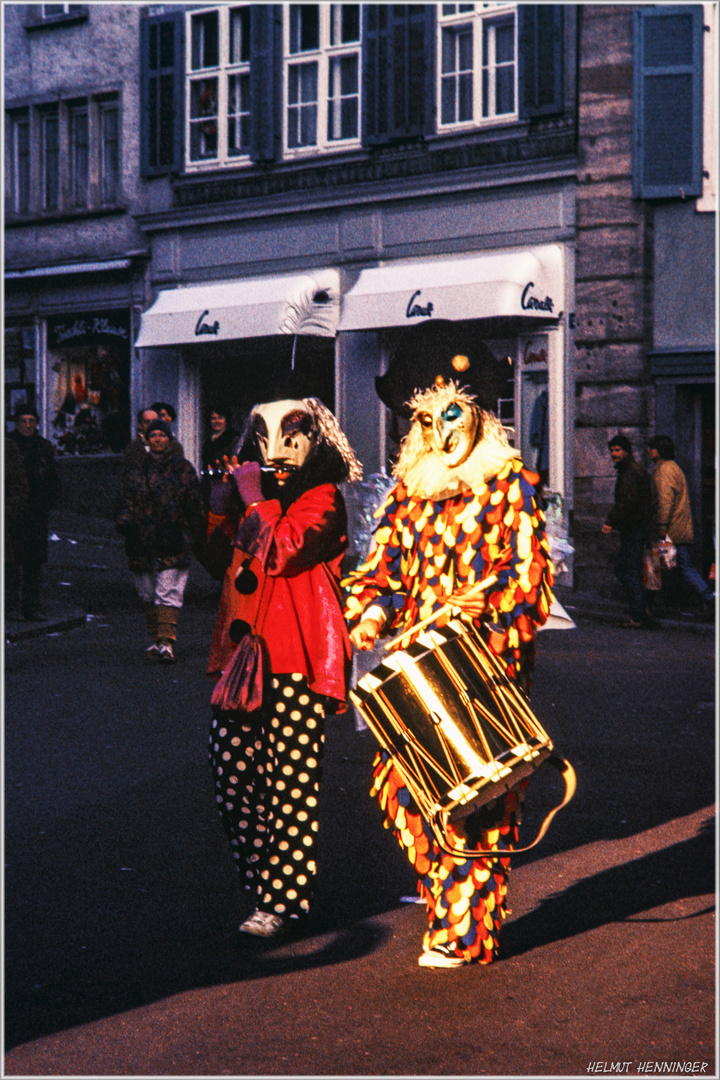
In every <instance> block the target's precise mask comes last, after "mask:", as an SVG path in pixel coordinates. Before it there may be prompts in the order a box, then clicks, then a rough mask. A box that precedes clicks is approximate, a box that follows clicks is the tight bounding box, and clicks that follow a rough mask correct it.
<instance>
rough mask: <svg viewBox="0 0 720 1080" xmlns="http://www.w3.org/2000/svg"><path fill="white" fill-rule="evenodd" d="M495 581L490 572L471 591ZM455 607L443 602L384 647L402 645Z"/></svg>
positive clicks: (389, 647)
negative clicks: (430, 613) (412, 635)
mask: <svg viewBox="0 0 720 1080" xmlns="http://www.w3.org/2000/svg"><path fill="white" fill-rule="evenodd" d="M496 581H497V574H490V575H489V576H488V577H486V578H483V580H482V581H480V582H478V584H477V585H474V586H473V589H472V592H473V593H479V592H484V591H485V590H486V589H489V588H490V586H491V585H494V584H495V582H496ZM456 607H457V604H453V603H448V604H445V605H444V607H441V608H440V609H439V611H436V612H434V614H432V615H430V616H429V617H428V618H427V619H423V620H422V622H419V623H415V625H414V626H410V627H409V628H408V629H407V630H405V631H404V632H403V633H402V634H400V635H398V637H396V638H393V639H392V641H388V642H386V644H385V648H386V649H394V648H395V647H396V646H399V645H402V643H403V641H404V640H405V638H407V637H410V635H411V634H416V633H417V632H418V630H424V629H425V627H426V626H430V624H431V623H434V622H435V621H436V620H437V619H439V618H440V617H441V616H442V615H447V614H448V613H449V612H450V611H453V610H454V609H455V608H456ZM460 613H461V614H462V610H461V612H460Z"/></svg>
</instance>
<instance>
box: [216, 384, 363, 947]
mask: <svg viewBox="0 0 720 1080" xmlns="http://www.w3.org/2000/svg"><path fill="white" fill-rule="evenodd" d="M226 464H227V471H226V474H225V481H226V482H225V484H224V489H225V490H224V493H223V491H222V490H220V491H218V490H217V488H216V490H215V492H214V496H213V500H214V501H213V512H212V514H211V515H210V520H209V528H212V529H213V530H214V531H215V532H217V531H218V530H225V532H226V534H229V535H230V536H232V561H231V562H230V565H229V567H228V569H227V572H226V574H225V577H224V581H223V589H222V595H221V599H220V606H219V610H218V616H217V623H216V626H215V632H214V636H213V640H212V646H211V653H210V658H209V663H208V671H209V673H210V674H211V675H213V676H215V677H216V678H218V680H219V681H218V682H217V684H216V687H215V691H214V693H213V717H212V729H211V733H210V759H211V764H212V768H213V772H214V774H215V778H216V792H217V793H216V798H217V802H218V807H219V810H220V814H221V817H222V821H223V824H224V827H225V831H226V833H227V836H228V839H229V841H230V844H231V848H232V853H233V857H234V858H235V860H236V865H237V867H238V870H239V871H240V874H241V877H242V882H243V885H244V887H245V888H246V889H248V890H250V891H251V892H252V894H253V897H254V902H255V911H254V912H253V913H252V914H251V915H250V917H249V918H248V919H246V920H245V921H244V922H243V923H242V924H241V926H240V931H241V932H242V933H247V934H253V935H256V936H259V937H273V936H275V935H277V934H278V933H280V932H282V931H284V930H288V929H290V928H297V927H299V926H301V925H302V920H303V919H304V918H305V917H306V916H307V915H308V913H309V911H310V905H311V901H312V893H313V883H314V879H315V875H316V862H315V860H316V842H317V833H318V797H319V785H320V778H321V773H322V761H323V740H324V718H325V714H326V712H330V713H337V712H342V711H343V710H344V709H345V708H346V693H347V676H348V670H349V659H350V655H351V649H350V643H349V639H348V633H347V629H346V626H345V622H344V619H343V616H342V607H341V602H340V590H339V578H340V564H341V562H342V558H343V555H344V553H345V551H346V548H347V543H348V540H347V518H346V511H345V505H344V502H343V498H342V495H341V494H340V492H339V490H338V488H337V486H336V485H337V484H338V483H340V482H342V481H344V480H348V479H350V480H357V479H360V477H361V475H362V470H361V467H360V465H359V463H358V461H357V460H356V458H355V455H354V453H353V451H352V449H351V448H350V446H349V444H348V442H347V439H346V438H345V436H344V435H343V433H342V431H341V430H340V427H339V426H338V423H337V421H336V419H335V417H334V416H333V415H332V413H330V412H329V410H328V409H327V408H326V407H325V406H324V405H323V404H322V403H321V402H320V401H319V400H317V399H316V398H302V399H297V400H282V401H273V402H270V403H266V404H261V405H256V406H255V408H254V409H253V410H252V412H251V415H250V418H249V421H248V426H247V429H246V432H245V435H244V437H243V440H242V442H241V445H240V447H239V449H238V452H237V456H235V457H233V458H232V459H231V460H228V459H227V458H226ZM261 464H262V466H263V469H262V470H261ZM223 494H224V501H225V505H224V506H222V505H220V502H221V501H222V497H223Z"/></svg>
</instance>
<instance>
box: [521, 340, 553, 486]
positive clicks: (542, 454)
mask: <svg viewBox="0 0 720 1080" xmlns="http://www.w3.org/2000/svg"><path fill="white" fill-rule="evenodd" d="M518 374H519V384H518V385H517V394H516V396H517V397H518V398H519V400H518V403H517V407H516V442H515V445H516V446H517V447H518V449H519V450H520V456H521V458H522V460H523V462H524V463H525V465H526V466H527V467H528V468H529V469H533V470H534V471H535V472H537V473H539V475H540V479H541V482H542V484H543V485H544V486H545V487H547V486H548V483H549V470H550V413H549V407H548V406H549V402H548V345H547V338H546V337H545V336H539V337H533V338H528V339H521V341H520V364H519V367H518Z"/></svg>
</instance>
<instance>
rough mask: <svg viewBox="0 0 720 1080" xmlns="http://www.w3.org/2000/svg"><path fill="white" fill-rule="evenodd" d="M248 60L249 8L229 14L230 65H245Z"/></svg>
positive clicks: (237, 9) (238, 9) (235, 10)
mask: <svg viewBox="0 0 720 1080" xmlns="http://www.w3.org/2000/svg"><path fill="white" fill-rule="evenodd" d="M249 60H250V8H249V7H244V8H235V9H234V10H233V11H231V12H230V63H231V64H241V63H242V64H245V63H248V62H249Z"/></svg>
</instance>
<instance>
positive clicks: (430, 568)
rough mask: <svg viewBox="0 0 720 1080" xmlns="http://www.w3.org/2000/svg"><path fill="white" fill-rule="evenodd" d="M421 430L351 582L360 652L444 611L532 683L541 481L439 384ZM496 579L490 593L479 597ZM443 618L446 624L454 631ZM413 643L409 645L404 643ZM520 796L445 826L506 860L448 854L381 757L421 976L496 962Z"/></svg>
mask: <svg viewBox="0 0 720 1080" xmlns="http://www.w3.org/2000/svg"><path fill="white" fill-rule="evenodd" d="M410 407H411V409H412V417H413V423H412V427H411V429H410V431H409V433H408V435H407V437H406V439H405V441H404V442H403V445H402V448H401V451H400V456H399V458H398V462H397V465H396V468H395V470H394V475H395V477H396V479H397V484H396V486H395V488H394V489H393V491H392V492H391V493H390V495H389V497H388V499H387V501H386V503H385V505H384V507H382V509H381V511H378V515H379V516H380V524H379V527H378V529H377V532H376V534H375V546H374V549H373V550H372V552H371V553H370V555H369V556H368V558H367V561H366V562H365V564H364V565H363V566H361V567H359V568H358V569H357V570H355V571H354V572H353V574H352V575H351V576H350V578H348V580H347V581H346V582H344V584H345V585H346V586H348V588H349V597H348V600H347V604H346V617H347V619H348V620H349V622H350V623H351V624H352V625H353V629H352V631H351V635H350V638H351V641H352V642H353V644H354V645H355V646H356V647H357V648H359V649H362V650H368V649H371V648H373V646H374V644H375V641H376V639H377V638H378V636H379V635H381V634H383V635H392V634H395V633H398V632H399V631H400V630H403V629H405V628H407V627H410V626H412V625H414V624H416V623H420V622H422V621H423V620H424V619H426V618H427V617H428V616H430V615H432V613H433V612H435V611H439V610H440V608H442V607H443V606H444V605H445V604H446V603H447V601H448V600H449V599H451V600H452V601H453V603H454V605H455V606H456V608H460V609H461V610H462V612H463V616H464V617H466V618H468V619H471V620H472V621H473V622H474V624H475V625H476V626H477V627H478V628H479V629H480V630H481V632H482V633H483V634H484V635H485V638H486V640H487V642H488V643H489V645H490V648H491V649H492V650H493V652H495V653H496V654H497V655H498V656H499V657H501V658H502V659H503V660H504V661H505V663H506V665H507V672H508V675H509V676H510V677H511V678H515V679H518V680H519V681H520V683H521V684H522V683H526V682H527V679H528V676H529V674H530V671H531V670H532V665H533V638H534V634H535V631H536V629H537V627H539V626H541V625H542V624H543V623H544V622H545V620H546V619H547V616H548V612H549V608H550V603H551V601H552V595H551V592H550V587H551V585H552V570H551V565H550V558H549V548H548V544H547V540H546V538H545V533H544V517H543V513H542V510H541V509H540V507H539V505H538V503H537V501H536V498H535V488H536V485H537V484H538V481H539V478H538V476H537V475H536V474H535V473H532V472H529V471H528V470H527V469H525V468H524V466H523V464H522V462H521V461H520V459H519V457H518V456H517V452H516V451H515V450H514V448H513V447H511V446H510V445H509V444H508V440H507V436H506V434H505V431H504V429H503V428H502V426H501V424H500V422H499V421H498V420H497V418H496V417H495V416H494V415H493V414H492V413H489V412H485V411H483V410H481V409H480V408H479V407H478V405H477V404H476V403H475V399H474V397H473V396H472V395H470V394H468V393H467V392H465V391H464V390H463V389H460V388H459V387H458V386H457V385H456V384H455V383H454V382H453V381H452V380H451V381H450V382H449V383H447V384H446V383H445V381H444V380H443V379H442V377H440V378H439V379H438V380H437V381H436V383H435V385H433V386H432V387H431V388H430V389H428V390H424V391H422V392H420V393H416V394H415V396H414V397H413V398H412V399H411V401H410ZM491 574H494V575H496V577H497V580H496V582H495V583H494V584H493V585H492V586H491V588H490V589H488V590H487V592H483V591H480V590H478V589H477V586H478V585H479V583H480V582H482V580H483V579H484V578H486V577H488V576H489V575H491ZM448 618H449V616H444V617H442V616H441V617H440V618H439V619H438V625H442V624H443V622H447V621H448ZM407 640H414V639H406V644H407ZM523 786H524V785H518V787H516V788H514V789H511V790H510V791H509V792H508V793H507V794H506V795H504V796H502V797H499V798H497V799H496V800H495V801H494V802H493V803H490V804H489V805H488V806H485V807H483V808H482V809H481V810H479V811H476V812H475V813H474V814H472V815H470V817H468V818H467V819H466V821H465V823H464V835H462V834H461V832H460V831H459V827H458V826H456V827H455V828H453V826H449V828H450V830H451V839H452V840H453V842H454V843H455V845H456V846H459V847H469V848H480V849H482V850H492V851H497V853H498V854H497V857H496V858H489V857H485V858H470V857H468V858H465V859H463V858H460V857H453V856H452V855H449V854H447V853H445V852H443V851H442V850H441V849H440V848H439V846H438V844H437V842H436V840H435V839H434V836H433V833H432V830H431V828H430V825H429V823H428V822H427V821H426V820H425V819H424V818H423V817H422V815H421V814H420V812H419V810H418V807H417V806H416V804H415V803H414V801H413V799H412V797H411V795H410V792H409V791H408V788H407V787H406V786H405V784H404V782H403V780H402V777H401V775H400V773H399V772H398V770H397V768H396V766H395V764H394V762H393V759H392V757H391V756H390V755H389V754H388V753H387V752H386V751H382V752H381V753H379V754H378V755H377V757H376V760H375V766H374V783H373V789H372V790H373V793H374V794H376V795H377V796H378V798H379V801H380V805H381V807H382V809H383V811H384V813H385V825H386V827H387V828H390V829H392V830H393V831H394V833H395V835H396V837H397V839H398V841H399V843H400V845H401V846H402V847H403V848H405V850H406V851H407V854H408V857H409V859H410V861H411V863H412V864H413V866H414V868H415V870H416V871H417V873H418V875H419V878H420V881H419V892H420V895H421V896H422V897H423V898H424V899H425V901H426V906H427V912H428V921H429V926H428V930H427V932H426V934H425V936H424V939H423V952H422V954H421V956H420V958H419V961H418V962H419V964H420V965H421V966H422V967H457V966H459V965H462V964H465V963H469V962H480V963H489V962H490V961H491V960H492V959H493V957H494V955H495V952H496V950H497V945H498V934H499V929H500V925H501V922H502V919H503V918H504V917H505V895H506V893H507V874H508V869H509V860H508V859H507V857H503V854H502V853H503V851H505V850H507V849H508V848H511V847H512V846H513V844H514V843H515V842H516V841H517V824H518V820H519V808H520V802H521V798H522V790H523Z"/></svg>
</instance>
